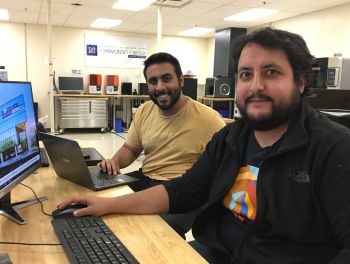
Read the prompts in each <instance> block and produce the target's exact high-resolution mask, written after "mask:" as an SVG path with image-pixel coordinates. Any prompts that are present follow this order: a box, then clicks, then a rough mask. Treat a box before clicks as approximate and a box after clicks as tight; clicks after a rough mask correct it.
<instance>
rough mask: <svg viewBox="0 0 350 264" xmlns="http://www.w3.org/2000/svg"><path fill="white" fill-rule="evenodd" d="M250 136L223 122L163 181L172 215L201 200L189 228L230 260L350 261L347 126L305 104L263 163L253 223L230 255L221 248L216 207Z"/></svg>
mask: <svg viewBox="0 0 350 264" xmlns="http://www.w3.org/2000/svg"><path fill="white" fill-rule="evenodd" d="M249 133H250V129H249V128H248V127H247V125H246V124H245V123H244V122H243V121H242V120H239V121H237V122H234V123H232V124H230V125H227V126H226V127H224V128H223V129H222V130H220V131H219V132H218V133H217V134H215V135H214V137H213V139H212V140H211V141H210V142H209V143H208V145H207V148H206V150H205V152H204V153H203V155H202V156H201V157H200V159H199V160H198V161H197V162H196V163H195V164H194V165H193V167H192V168H191V169H189V170H188V171H187V172H186V173H185V174H184V175H183V177H180V178H177V179H174V180H172V181H168V182H165V183H164V186H165V188H166V190H167V192H168V195H169V202H170V211H169V212H170V213H180V212H185V211H189V210H192V209H194V208H198V207H199V206H203V205H205V206H204V207H205V208H204V210H203V211H202V213H201V214H199V215H198V217H197V219H196V221H195V222H194V224H193V228H192V233H193V235H194V237H195V238H196V240H198V241H200V242H202V243H204V244H207V245H209V246H211V247H213V248H216V249H220V250H221V251H223V252H225V253H226V254H228V255H230V256H231V260H232V263H247V264H248V263H249V264H253V263H259V264H265V263H266V264H281V263H283V264H292V263H293V264H296V263H303V264H311V263H332V264H340V263H350V130H349V129H347V128H345V127H343V126H341V125H338V124H336V123H334V122H332V121H330V120H329V119H328V118H327V117H325V116H324V115H323V114H321V113H319V112H317V111H316V110H314V109H313V108H311V107H309V106H308V105H307V104H306V103H305V102H303V103H302V104H301V107H300V109H299V111H298V113H297V114H296V116H295V117H294V118H293V120H292V121H291V124H290V125H289V128H288V130H287V132H286V133H285V134H284V136H283V138H282V142H281V144H280V145H279V147H278V149H277V150H276V151H275V152H274V153H273V154H272V155H271V156H270V157H269V158H268V159H267V160H266V161H265V162H264V163H263V164H262V165H261V167H260V170H259V176H258V180H257V188H256V192H257V213H256V218H255V221H254V223H253V224H252V225H251V226H250V227H249V231H248V233H247V235H246V236H245V238H244V239H242V241H240V243H239V244H238V245H237V246H236V249H235V251H234V252H228V251H227V250H226V249H225V248H224V247H223V245H222V243H221V242H220V239H219V238H218V235H217V224H218V219H217V218H218V209H220V207H221V206H222V199H223V197H224V195H225V194H226V193H227V191H228V190H229V189H230V187H231V186H232V184H233V183H234V181H235V177H236V175H237V173H238V170H239V168H240V166H241V164H242V159H243V158H244V155H243V153H244V148H245V142H246V139H247V136H248V135H249Z"/></svg>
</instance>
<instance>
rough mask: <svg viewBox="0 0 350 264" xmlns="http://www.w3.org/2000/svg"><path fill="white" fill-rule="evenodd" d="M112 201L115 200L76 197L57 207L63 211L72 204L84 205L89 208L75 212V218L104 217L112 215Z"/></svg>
mask: <svg viewBox="0 0 350 264" xmlns="http://www.w3.org/2000/svg"><path fill="white" fill-rule="evenodd" d="M112 199H113V198H101V197H93V196H88V197H75V198H71V199H68V200H65V201H63V202H62V203H61V204H59V205H58V206H57V208H58V209H60V210H62V209H64V208H65V207H67V206H68V205H70V204H74V203H76V204H84V205H86V206H87V207H85V208H82V209H77V210H75V211H74V212H73V215H74V216H86V215H93V216H102V215H106V214H108V213H111V206H112Z"/></svg>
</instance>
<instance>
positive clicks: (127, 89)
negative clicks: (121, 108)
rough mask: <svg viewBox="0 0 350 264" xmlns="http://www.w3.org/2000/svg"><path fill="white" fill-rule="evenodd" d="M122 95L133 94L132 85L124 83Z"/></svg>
mask: <svg viewBox="0 0 350 264" xmlns="http://www.w3.org/2000/svg"><path fill="white" fill-rule="evenodd" d="M120 90H121V94H132V83H131V82H122V83H121V85H120Z"/></svg>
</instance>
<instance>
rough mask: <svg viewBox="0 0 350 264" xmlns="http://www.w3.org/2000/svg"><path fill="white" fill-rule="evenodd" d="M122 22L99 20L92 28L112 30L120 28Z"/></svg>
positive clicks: (93, 23)
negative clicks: (116, 27)
mask: <svg viewBox="0 0 350 264" xmlns="http://www.w3.org/2000/svg"><path fill="white" fill-rule="evenodd" d="M121 22H122V21H121V20H118V19H106V18H97V19H96V20H95V21H94V22H92V24H91V27H93V28H112V27H115V26H118V25H119V24H120V23H121Z"/></svg>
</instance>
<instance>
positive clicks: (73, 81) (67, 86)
mask: <svg viewBox="0 0 350 264" xmlns="http://www.w3.org/2000/svg"><path fill="white" fill-rule="evenodd" d="M58 90H59V91H60V92H62V93H81V92H84V82H83V77H64V76H60V77H58Z"/></svg>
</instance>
